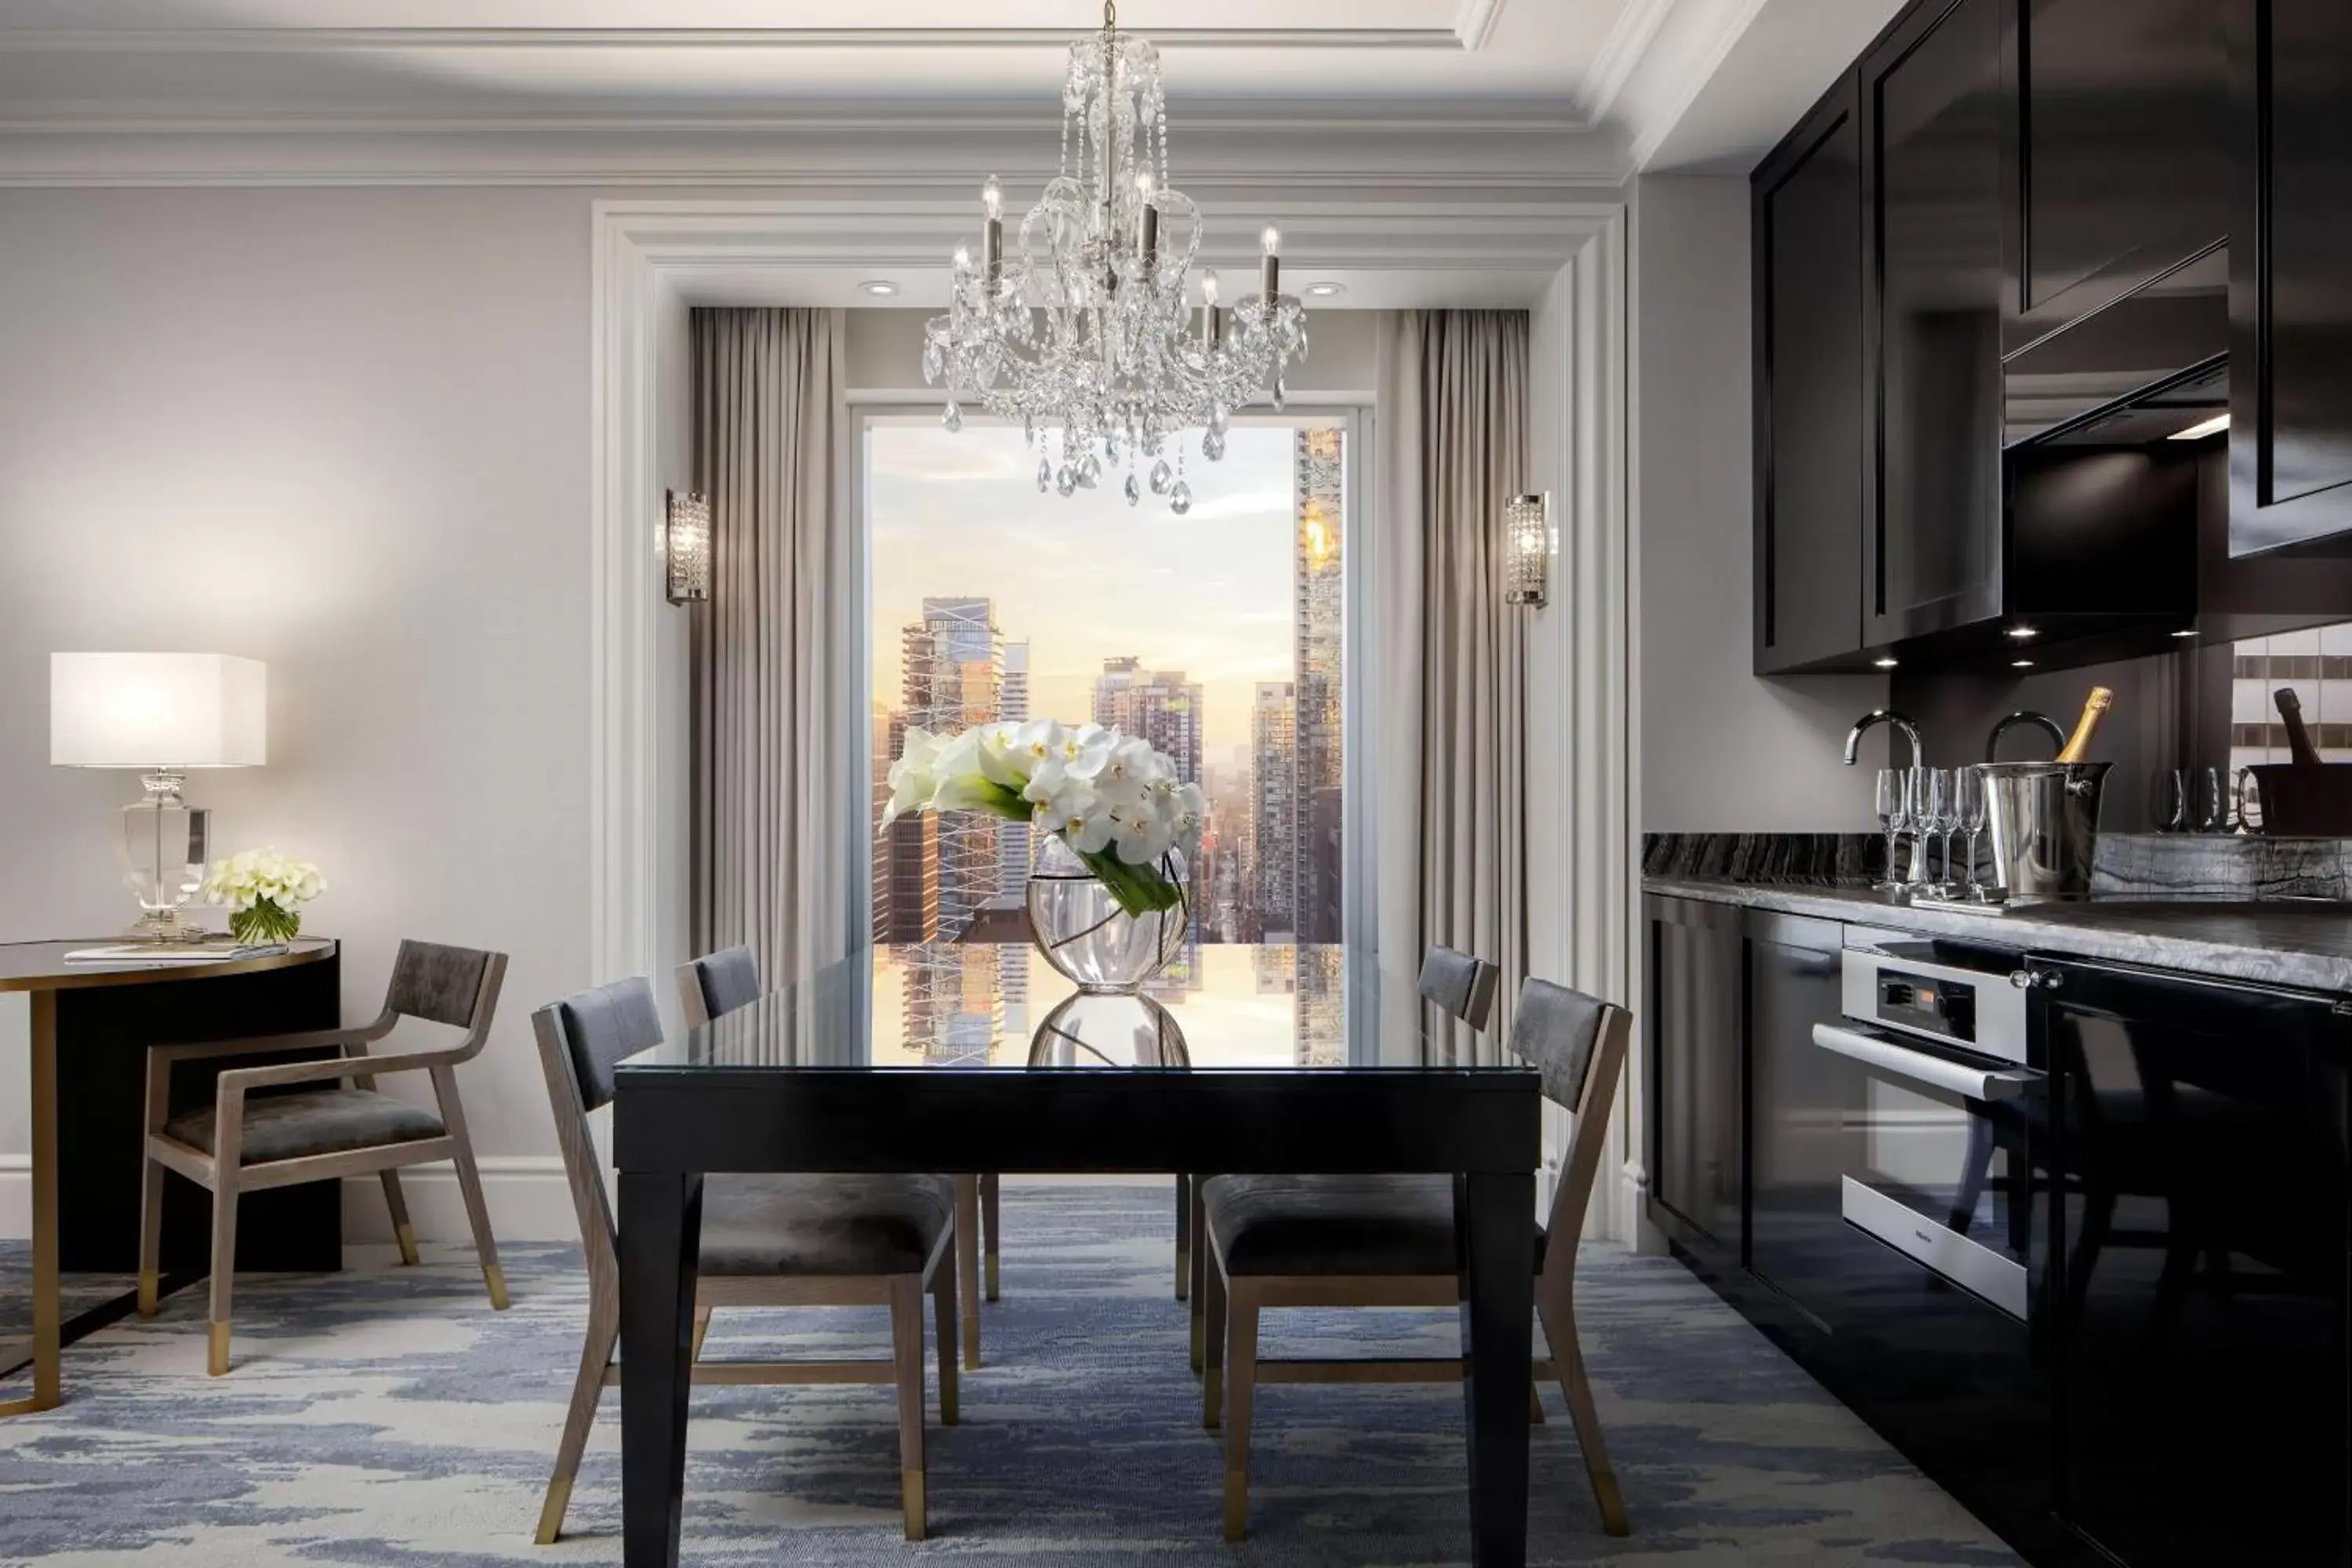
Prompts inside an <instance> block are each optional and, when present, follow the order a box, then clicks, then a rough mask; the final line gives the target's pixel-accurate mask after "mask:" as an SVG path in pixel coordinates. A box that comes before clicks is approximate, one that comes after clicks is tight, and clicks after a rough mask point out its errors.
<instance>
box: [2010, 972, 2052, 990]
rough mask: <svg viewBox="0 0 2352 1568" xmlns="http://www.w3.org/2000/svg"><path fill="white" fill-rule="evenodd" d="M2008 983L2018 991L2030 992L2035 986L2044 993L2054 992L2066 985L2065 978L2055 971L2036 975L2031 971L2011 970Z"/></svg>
mask: <svg viewBox="0 0 2352 1568" xmlns="http://www.w3.org/2000/svg"><path fill="white" fill-rule="evenodd" d="M2009 983H2010V984H2011V985H2013V986H2015V987H2016V988H2017V989H2018V990H2020V991H2031V990H2032V989H2033V988H2034V987H2035V986H2037V985H2039V986H2040V987H2042V989H2043V990H2044V991H2055V990H2057V989H2058V987H2060V986H2061V985H2063V984H2065V983H2066V977H2065V976H2064V975H2063V974H2061V973H2058V972H2057V971H2055V970H2049V971H2045V972H2043V973H2040V974H2036V973H2034V972H2033V971H2032V970H2031V969H2012V970H2011V971H2010V972H2009Z"/></svg>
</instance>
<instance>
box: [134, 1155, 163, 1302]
mask: <svg viewBox="0 0 2352 1568" xmlns="http://www.w3.org/2000/svg"><path fill="white" fill-rule="evenodd" d="M162 1291H163V1162H162V1161H160V1160H156V1159H153V1158H152V1157H151V1158H149V1159H148V1161H147V1169H146V1170H145V1172H144V1173H142V1176H141V1178H140V1184H139V1315H140V1316H141V1317H142V1318H152V1317H153V1316H154V1315H155V1313H156V1311H157V1310H159V1309H160V1308H161V1307H162V1305H163V1302H162V1300H161V1295H162Z"/></svg>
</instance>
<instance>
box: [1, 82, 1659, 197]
mask: <svg viewBox="0 0 2352 1568" xmlns="http://www.w3.org/2000/svg"><path fill="white" fill-rule="evenodd" d="M1053 150H1054V142H1053V124H1052V122H1050V121H1046V120H1044V119H1041V118H1039V117H1038V116H1036V115H1034V113H1012V112H993V113H992V112H987V111H984V110H940V111H938V112H935V113H932V114H923V113H919V112H918V113H898V114H889V113H885V112H881V111H878V110H876V109H875V108H874V107H873V106H861V107H858V108H856V109H853V110H850V111H848V112H846V113H844V114H842V115H838V116H831V115H821V114H809V115H803V116H792V117H782V118H746V119H709V118H702V117H688V118H683V119H640V118H635V117H618V118H614V117H566V118H545V119H535V118H521V119H512V120H478V119H468V120H443V121H434V120H403V121H383V120H339V119H336V118H332V117H320V116H303V117H278V116H264V117H258V118H239V119H215V118H210V117H204V118H191V119H178V120H167V119H155V120H88V121H30V120H27V121H15V122H10V121H5V120H0V186H75V185H101V186H103V185H199V186H202V185H331V184H344V185H435V184H455V185H595V186H604V187H608V188H609V187H618V188H664V189H678V188H704V189H733V188H740V187H745V186H778V187H786V188H793V189H805V190H812V191H819V190H824V191H861V192H869V193H877V194H882V195H891V194H897V193H902V192H904V193H921V192H923V191H926V190H929V189H934V188H954V189H956V190H957V191H959V192H961V191H963V190H964V188H965V187H967V186H969V187H971V188H977V187H978V185H979V184H980V182H982V180H984V179H986V178H987V177H988V176H989V175H991V174H997V175H1000V176H1001V177H1003V179H1005V180H1006V181H1007V182H1008V183H1010V184H1013V185H1015V186H1016V187H1022V186H1025V185H1027V184H1029V183H1031V182H1033V181H1042V180H1043V179H1044V178H1045V175H1046V174H1048V173H1049V172H1050V160H1051V158H1052V156H1053ZM1177 153H1178V157H1177V168H1178V174H1179V176H1180V184H1181V185H1182V187H1183V188H1184V189H1185V190H1186V191H1187V192H1189V193H1191V194H1192V195H1194V196H1195V197H1196V198H1205V197H1207V196H1209V195H1211V194H1212V193H1213V192H1215V191H1219V190H1223V191H1224V192H1226V193H1227V194H1228V195H1230V194H1232V193H1234V192H1235V191H1239V190H1253V189H1255V190H1266V191H1286V192H1294V193H1295V192H1312V191H1315V190H1318V189H1328V190H1331V191H1334V192H1339V193H1360V192H1363V191H1366V190H1375V189H1377V190H1381V191H1382V192H1384V193H1385V192H1387V191H1389V190H1391V188H1395V187H1400V186H1408V187H1409V186H1420V185H1427V186H1431V187H1436V188H1443V189H1449V190H1453V191H1454V192H1456V193H1457V194H1459V195H1462V196H1464V197H1465V199H1475V197H1476V196H1477V195H1478V194H1479V193H1482V192H1489V191H1492V192H1556V191H1561V190H1591V189H1595V188H1601V187H1606V188H1611V189H1613V188H1614V187H1615V186H1616V185H1618V184H1621V183H1622V181H1623V179H1624V177H1625V175H1626V174H1628V173H1629V172H1630V168H1631V164H1630V163H1629V161H1628V159H1627V156H1626V152H1625V147H1624V139H1623V137H1622V133H1620V132H1615V131H1614V130H1611V129H1607V128H1602V129H1599V130H1583V129H1580V128H1577V127H1576V126H1574V125H1572V124H1570V123H1568V122H1565V121H1559V120H1549V119H1533V118H1529V119H1514V118H1510V117H1507V116H1506V117H1500V118H1497V117H1494V116H1492V115H1489V116H1486V117H1482V118H1478V119H1468V120H1448V119H1444V118H1436V119H1411V118H1399V117H1396V116H1394V115H1393V114H1392V113H1391V115H1389V116H1387V117H1383V118H1371V117H1369V116H1366V115H1363V114H1362V113H1360V111H1359V110H1358V108H1357V106H1352V105H1343V106H1338V112H1336V113H1335V114H1334V115H1333V116H1331V117H1329V118H1306V117H1297V118H1288V119H1276V118H1267V117H1265V116H1264V115H1263V114H1262V113H1260V114H1251V115H1231V116H1227V117H1223V118H1220V117H1216V116H1209V117H1202V118H1191V117H1188V118H1187V120H1186V121H1185V125H1184V134H1183V137H1182V140H1181V144H1180V146H1179V147H1178V149H1177ZM1356 199H1357V201H1358V203H1359V205H1360V204H1361V197H1360V195H1358V196H1357V198H1356Z"/></svg>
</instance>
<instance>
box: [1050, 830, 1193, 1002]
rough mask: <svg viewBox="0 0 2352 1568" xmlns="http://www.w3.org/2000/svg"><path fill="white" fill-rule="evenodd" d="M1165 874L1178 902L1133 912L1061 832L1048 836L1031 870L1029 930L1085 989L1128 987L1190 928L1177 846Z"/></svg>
mask: <svg viewBox="0 0 2352 1568" xmlns="http://www.w3.org/2000/svg"><path fill="white" fill-rule="evenodd" d="M1160 875H1161V876H1163V877H1165V878H1166V879H1168V880H1169V881H1171V882H1172V883H1174V884H1175V886H1176V902H1175V903H1173V904H1171V906H1169V907H1168V908H1167V909H1164V910H1152V911H1151V912H1150V913H1147V914H1141V915H1131V914H1129V913H1128V912H1127V911H1126V910H1123V909H1121V908H1120V907H1119V902H1118V899H1116V898H1114V897H1113V896H1112V894H1111V890H1110V889H1108V888H1106V887H1105V886H1103V884H1102V881H1101V879H1098V878H1097V877H1096V875H1095V874H1094V873H1093V872H1092V871H1090V870H1088V869H1087V863H1086V862H1085V861H1084V860H1081V859H1080V858H1078V854H1077V851H1076V850H1075V849H1072V848H1071V847H1069V845H1068V844H1067V843H1066V842H1065V841H1064V840H1063V838H1062V837H1061V835H1060V834H1058V833H1053V834H1047V835H1045V837H1044V839H1043V841H1042V843H1041V844H1040V846H1039V848H1038V851H1037V862H1036V865H1035V867H1034V868H1033V869H1032V870H1031V871H1030V873H1029V931H1030V934H1031V935H1032V936H1033V937H1034V938H1035V939H1036V942H1037V951H1038V952H1042V953H1044V954H1045V962H1046V963H1050V964H1052V965H1053V966H1054V967H1055V969H1056V970H1058V971H1060V972H1061V973H1062V975H1063V977H1064V978H1066V979H1067V980H1068V981H1069V982H1070V983H1071V984H1075V985H1076V987H1077V988H1078V989H1079V990H1080V991H1083V992H1087V993H1089V994H1095V995H1117V994H1131V993H1133V992H1135V991H1136V990H1137V989H1138V988H1139V987H1140V986H1141V985H1142V984H1143V983H1144V982H1145V981H1147V980H1149V979H1150V978H1151V977H1152V976H1153V975H1155V974H1157V973H1160V970H1161V969H1162V968H1164V967H1166V965H1167V963H1168V961H1169V960H1170V959H1171V958H1174V957H1175V956H1176V955H1177V953H1179V952H1181V951H1183V947H1184V937H1185V933H1186V932H1187V931H1190V930H1191V927H1192V910H1190V908H1188V907H1187V904H1186V900H1185V897H1184V863H1183V860H1182V858H1181V857H1179V856H1178V855H1176V854H1174V853H1173V852H1172V851H1171V853H1169V854H1167V855H1164V856H1162V857H1160Z"/></svg>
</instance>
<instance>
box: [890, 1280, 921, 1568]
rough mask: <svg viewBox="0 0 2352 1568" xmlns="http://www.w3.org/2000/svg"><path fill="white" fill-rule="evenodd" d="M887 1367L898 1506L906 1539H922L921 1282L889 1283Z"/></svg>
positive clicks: (894, 1281)
mask: <svg viewBox="0 0 2352 1568" xmlns="http://www.w3.org/2000/svg"><path fill="white" fill-rule="evenodd" d="M890 1350H891V1356H890V1359H891V1363H892V1365H893V1368H894V1370H895V1372H896V1373H897V1380H898V1504H899V1509H900V1510H901V1511H902V1512H903V1513H904V1514H905V1516H906V1521H907V1539H908V1540H909V1541H920V1540H921V1539H923V1277H922V1276H921V1275H919V1274H898V1275H893V1276H892V1277H891V1279H890Z"/></svg>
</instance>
